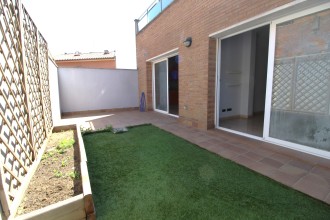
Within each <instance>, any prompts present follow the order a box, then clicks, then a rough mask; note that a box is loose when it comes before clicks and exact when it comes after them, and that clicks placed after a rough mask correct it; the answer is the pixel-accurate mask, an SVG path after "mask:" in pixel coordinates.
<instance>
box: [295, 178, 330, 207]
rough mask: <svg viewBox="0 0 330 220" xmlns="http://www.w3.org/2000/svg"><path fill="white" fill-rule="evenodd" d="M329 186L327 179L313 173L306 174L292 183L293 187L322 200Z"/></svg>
mask: <svg viewBox="0 0 330 220" xmlns="http://www.w3.org/2000/svg"><path fill="white" fill-rule="evenodd" d="M329 187H330V185H329V183H328V181H326V180H325V179H324V178H322V177H320V176H318V175H315V174H307V175H306V176H304V177H302V178H301V179H300V180H299V181H298V182H297V183H295V184H294V185H293V188H295V189H297V190H299V191H302V192H304V193H306V194H308V195H311V196H313V197H315V198H317V199H320V200H323V201H325V199H326V197H327V195H328V194H329V192H330V190H329Z"/></svg>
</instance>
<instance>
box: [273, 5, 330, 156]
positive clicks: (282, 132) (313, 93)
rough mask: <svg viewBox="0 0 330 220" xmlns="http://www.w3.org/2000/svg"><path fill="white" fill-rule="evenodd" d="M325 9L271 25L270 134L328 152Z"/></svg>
mask: <svg viewBox="0 0 330 220" xmlns="http://www.w3.org/2000/svg"><path fill="white" fill-rule="evenodd" d="M329 24H330V10H326V11H323V12H319V13H316V14H312V15H308V16H305V17H301V18H298V19H294V20H291V21H289V22H285V23H282V24H278V25H277V27H276V43H275V64H274V78H273V92H272V106H271V107H272V108H271V121H270V131H269V132H270V134H269V135H270V136H271V137H274V138H278V139H281V140H285V141H290V142H293V143H297V144H302V145H306V146H310V147H314V148H318V149H324V150H327V151H330V110H329V106H330V47H329V46H330V25H329Z"/></svg>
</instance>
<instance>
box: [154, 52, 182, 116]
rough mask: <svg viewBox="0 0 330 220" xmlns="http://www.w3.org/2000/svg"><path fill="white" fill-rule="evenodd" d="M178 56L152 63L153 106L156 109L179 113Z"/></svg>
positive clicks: (173, 113)
mask: <svg viewBox="0 0 330 220" xmlns="http://www.w3.org/2000/svg"><path fill="white" fill-rule="evenodd" d="M178 63H179V62H178V56H173V57H169V58H166V59H165V60H162V61H160V62H157V63H155V64H154V108H155V110H157V111H160V112H164V113H168V114H171V115H178V113H179V64H178Z"/></svg>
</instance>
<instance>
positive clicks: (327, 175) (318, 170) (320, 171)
mask: <svg viewBox="0 0 330 220" xmlns="http://www.w3.org/2000/svg"><path fill="white" fill-rule="evenodd" d="M311 173H313V174H315V175H318V176H320V177H322V178H324V179H325V180H326V181H327V182H328V184H329V185H330V169H328V168H326V167H320V166H315V167H314V168H313V169H312V170H311Z"/></svg>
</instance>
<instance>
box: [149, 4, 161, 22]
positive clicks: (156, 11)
mask: <svg viewBox="0 0 330 220" xmlns="http://www.w3.org/2000/svg"><path fill="white" fill-rule="evenodd" d="M161 11H162V9H161V2H157V4H155V5H154V6H153V7H152V8H151V9H150V10H149V11H148V22H150V21H152V20H153V19H154V18H155V17H156V16H157V15H158V14H159V13H160V12H161Z"/></svg>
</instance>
